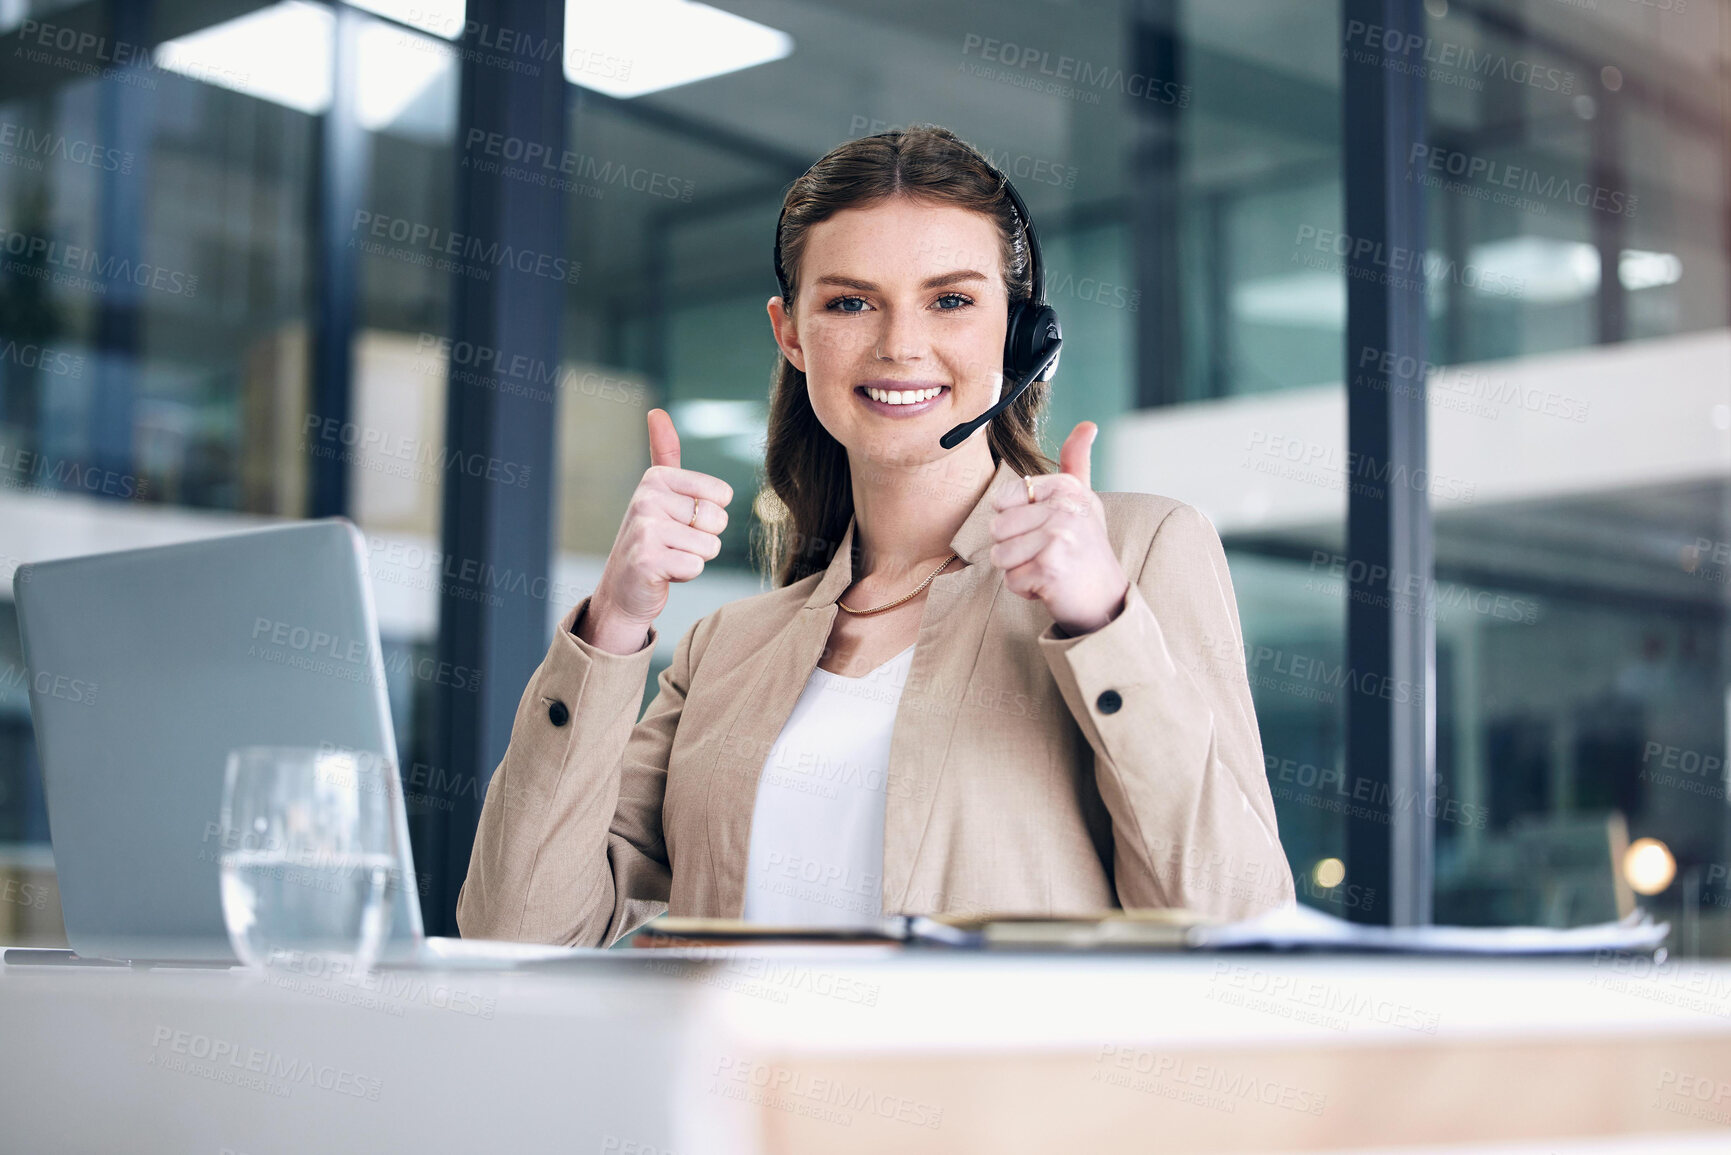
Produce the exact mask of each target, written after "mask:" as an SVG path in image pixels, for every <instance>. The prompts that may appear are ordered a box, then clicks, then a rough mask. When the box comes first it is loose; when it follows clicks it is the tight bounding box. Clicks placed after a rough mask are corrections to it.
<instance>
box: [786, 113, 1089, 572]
mask: <svg viewBox="0 0 1731 1155" xmlns="http://www.w3.org/2000/svg"><path fill="white" fill-rule="evenodd" d="M894 196H906V197H917V198H919V199H922V200H928V201H932V202H935V203H938V204H946V205H956V206H959V207H961V208H965V209H972V210H974V211H976V212H982V213H985V214H986V215H988V216H989V217H991V218H992V220H993V221H994V222H995V223H996V224H997V226H998V235H999V239H1000V242H1001V245H1000V259H1001V265H1002V267H1003V270H1004V287H1005V289H1006V295H1007V296H1008V298H1009V300H1010V302H1011V303H1012V304H1014V303H1015V302H1017V301H1022V300H1027V299H1028V298H1029V297H1030V296H1032V295H1033V270H1032V268H1031V266H1030V257H1029V254H1028V244H1027V237H1026V235H1025V234H1024V233H1023V232H1022V230H1021V228H1020V227H1018V225H1017V223H1016V215H1015V210H1014V209H1013V208H1012V207H1011V204H1010V198H1009V196H1008V195H1007V194H1006V193H1005V192H1004V189H1003V183H1002V179H1001V178H1000V176H999V174H998V173H997V171H996V170H994V169H993V168H992V166H991V164H990V163H989V162H988V161H987V160H986V158H985V157H983V156H981V155H980V154H979V152H977V151H976V150H975V149H974V148H973V147H972V146H970V145H969V144H967V143H966V142H965V141H963V140H962V139H961V138H959V137H957V136H956V135H955V134H954V133H953V132H951V131H950V130H949V129H947V128H940V127H938V126H937V125H934V124H916V125H910V126H908V127H907V128H905V129H901V130H899V131H895V132H886V133H879V134H877V135H875V136H868V137H863V138H861V139H859V140H852V141H848V142H847V143H845V144H841V145H838V146H837V147H835V148H833V149H831V150H830V151H829V153H827V154H826V155H825V156H824V157H823V159H821V160H819V161H818V162H817V163H816V164H814V165H812V166H811V169H810V170H809V171H808V172H806V174H805V175H804V176H802V177H800V178H799V179H798V180H796V181H794V182H793V185H792V186H791V187H789V189H788V190H787V196H786V197H785V198H784V200H783V202H782V205H783V208H784V210H785V214H786V215H785V220H784V221H783V223H782V226H781V260H782V266H783V268H784V269H785V270H786V275H787V279H788V290H789V293H790V298H791V299H789V300H787V301H784V305H785V307H786V308H787V310H788V312H789V314H790V315H791V314H792V311H793V301H794V300H797V299H798V296H799V263H800V257H801V255H802V254H803V253H804V251H805V242H806V234H807V232H808V231H809V230H810V229H811V227H812V226H813V225H815V224H817V223H819V222H820V221H824V220H827V219H829V218H830V217H832V216H834V215H835V214H836V213H838V212H840V211H841V210H843V209H848V208H863V207H865V206H868V205H871V204H874V203H876V202H878V201H882V200H887V199H889V198H891V197H894ZM1050 394H1051V386H1050V384H1048V383H1047V382H1044V381H1035V382H1034V383H1033V384H1031V385H1029V386H1028V388H1027V389H1025V390H1023V392H1022V395H1021V396H1020V397H1018V398H1016V400H1015V401H1014V402H1013V403H1012V404H1011V405H1010V407H1009V408H1007V409H1005V410H1004V411H1003V412H1002V413H999V414H998V415H997V416H996V417H994V418H992V420H991V421H990V422H988V423H987V425H986V443H987V445H988V447H989V448H990V449H991V453H992V463H993V466H994V468H995V467H996V466H997V465H998V464H999V463H1000V462H1002V461H1004V460H1006V459H1008V461H1009V462H1010V464H1011V466H1012V467H1014V468H1015V470H1016V472H1018V473H1050V472H1052V470H1053V469H1054V468H1055V463H1054V462H1053V461H1052V459H1051V458H1049V457H1047V456H1046V455H1045V454H1044V453H1043V452H1041V450H1040V440H1039V433H1040V426H1041V424H1042V423H1043V421H1044V419H1045V410H1046V402H1047V398H1048V397H1049V396H1050ZM752 510H753V512H754V513H756V515H757V518H758V521H759V523H760V524H761V526H762V530H761V533H759V534H758V535H756V541H755V543H754V544H755V547H756V552H757V555H758V557H757V560H758V568H759V571H760V572H762V573H767V574H771V575H773V577H774V580H775V584H776V586H777V587H780V586H786V585H791V584H793V583H794V582H796V581H799V580H800V579H801V578H804V577H807V576H809V575H811V574H813V573H818V572H821V571H822V570H824V569H825V568H827V567H828V565H829V563H830V562H831V560H833V559H834V557H835V551H836V548H837V547H838V546H839V545H840V544H841V538H842V535H843V534H844V533H846V532H847V525H848V519H849V518H851V517H852V516H853V483H852V476H851V474H850V472H849V469H848V457H847V450H846V449H845V448H843V446H842V444H841V443H840V442H839V441H837V440H836V439H835V438H834V437H831V436H830V434H829V431H828V430H826V429H825V428H824V427H823V424H822V423H821V422H820V421H818V419H817V414H816V413H814V412H813V411H812V408H811V398H810V397H809V396H808V394H807V392H806V379H805V374H804V373H802V372H801V371H800V370H798V369H795V368H794V367H793V365H792V364H791V363H790V362H789V361H788V359H787V356H786V355H785V354H784V353H781V352H780V351H779V350H778V351H777V353H776V363H775V371H774V374H773V376H772V378H771V384H770V398H769V434H768V438H767V445H766V451H765V453H764V464H763V477H762V482H761V486H760V488H759V490H758V494H757V498H756V500H755V501H754V502H753V503H752ZM858 546H859V543H858V542H857V541H856V542H855V543H854V548H855V550H856V552H855V555H854V560H855V571H856V572H857V571H858V556H859V555H858V553H857V550H858Z"/></svg>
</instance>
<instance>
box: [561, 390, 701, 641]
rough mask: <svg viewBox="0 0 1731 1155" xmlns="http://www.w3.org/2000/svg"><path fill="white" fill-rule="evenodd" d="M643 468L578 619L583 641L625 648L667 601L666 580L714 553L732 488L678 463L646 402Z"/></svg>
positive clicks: (667, 427) (660, 416)
mask: <svg viewBox="0 0 1731 1155" xmlns="http://www.w3.org/2000/svg"><path fill="white" fill-rule="evenodd" d="M648 422H649V468H648V469H647V470H645V471H644V473H643V479H642V480H641V481H639V482H638V483H637V489H636V490H635V491H634V492H633V493H632V494H631V501H630V504H629V505H627V506H626V509H625V518H624V520H623V521H621V522H620V525H619V534H618V536H617V537H615V538H614V539H613V548H612V550H611V551H609V553H608V554H607V564H606V565H605V566H604V567H602V570H601V579H600V580H599V581H598V582H596V583H595V594H594V596H593V597H592V598H591V599H590V602H589V612H588V614H587V615H586V617H585V620H584V621H582V622H581V623H579V624H578V633H579V635H580V636H581V637H583V638H584V640H586V641H589V642H592V643H594V644H596V645H598V646H600V647H601V648H602V649H605V650H610V651H612V652H613V653H620V654H628V653H633V652H635V651H637V650H639V649H641V648H642V646H643V637H644V632H645V630H646V629H647V628H648V626H649V625H651V624H652V623H653V622H654V621H655V619H656V617H658V616H659V615H660V613H661V611H662V609H663V608H664V607H665V606H666V605H667V590H668V585H669V583H671V582H688V581H690V580H692V579H693V578H695V577H696V576H697V575H698V574H701V573H702V572H703V563H704V562H706V561H713V560H714V559H715V557H716V555H717V554H719V553H720V552H721V531H722V530H724V529H726V528H727V503H728V502H730V501H732V500H733V487H732V486H731V485H728V484H727V482H725V481H723V480H721V479H720V478H719V477H711V476H710V475H709V474H707V473H699V472H698V471H697V470H695V469H681V468H680V467H679V434H678V432H676V431H675V430H674V428H673V418H672V417H670V416H668V414H667V411H666V410H664V409H651V410H650V411H649V414H648Z"/></svg>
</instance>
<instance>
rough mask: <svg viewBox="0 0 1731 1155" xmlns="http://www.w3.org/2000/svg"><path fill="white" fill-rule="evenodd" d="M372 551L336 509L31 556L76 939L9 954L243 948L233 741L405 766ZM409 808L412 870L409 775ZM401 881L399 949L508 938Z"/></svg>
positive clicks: (411, 872)
mask: <svg viewBox="0 0 1731 1155" xmlns="http://www.w3.org/2000/svg"><path fill="white" fill-rule="evenodd" d="M366 556H367V554H366V543H365V540H364V539H363V538H362V536H361V533H360V531H359V530H358V529H357V528H356V527H355V525H354V524H353V523H352V522H350V521H349V520H348V519H346V518H325V519H320V520H313V521H302V522H294V523H290V524H285V525H279V526H271V527H268V528H264V529H256V530H247V531H243V532H239V533H233V534H228V535H225V536H222V537H216V538H209V539H205V540H202V541H194V542H188V543H184V544H177V545H168V546H158V547H152V548H148V549H132V550H123V551H119V552H113V553H103V554H95V555H91V556H86V557H77V558H69V559H65V560H60V561H51V562H41V563H32V564H26V565H23V566H20V567H19V568H18V571H17V575H16V577H15V579H14V590H15V594H14V596H15V599H16V603H17V609H18V621H19V632H20V640H21V642H22V645H23V650H24V660H25V665H26V667H27V669H28V673H29V682H30V712H31V719H32V721H33V723H34V725H35V730H36V744H37V750H38V753H39V755H40V762H41V765H42V777H43V784H44V787H45V796H46V800H47V808H48V827H49V836H50V839H51V841H52V842H53V846H54V865H55V871H56V874H57V876H58V882H59V887H60V901H61V907H62V911H63V913H64V916H65V923H66V938H67V942H68V943H69V945H70V946H71V948H72V949H71V952H70V955H71V957H65V956H66V955H67V952H64V951H62V952H59V955H60V956H61V957H53V952H31V951H26V950H18V949H14V950H9V951H7V952H6V961H7V962H8V963H16V962H32V961H41V962H50V961H53V962H72V961H77V960H97V959H107V960H125V961H127V962H129V963H138V962H146V963H148V962H164V961H170V960H172V961H183V962H195V963H196V962H205V963H210V964H215V965H230V964H233V963H236V962H238V961H239V960H238V959H237V958H236V956H235V953H234V949H233V947H232V945H231V944H230V942H229V939H228V934H227V931H226V929H225V926H224V923H223V916H222V902H221V890H220V882H219V878H220V873H219V871H220V858H221V852H222V849H223V844H224V841H225V837H224V833H223V831H222V829H221V826H220V823H219V818H220V812H221V806H222V789H223V775H224V771H225V767H226V765H227V759H228V752H229V751H230V750H231V749H233V748H236V747H241V746H302V747H313V748H327V749H328V748H330V747H337V748H341V749H346V750H352V751H362V752H368V753H370V754H376V755H377V756H378V757H380V758H382V759H384V760H386V761H387V762H388V764H389V765H392V766H396V765H398V764H399V763H398V762H397V747H396V739H395V735H394V732H393V729H392V725H391V715H390V705H389V701H388V699H387V697H386V687H385V670H384V661H383V656H382V653H381V647H380V644H379V631H378V619H377V616H376V614H375V611H374V607H373V599H372V587H371V583H370V582H369V580H368V576H367V565H366ZM394 804H395V814H394V816H393V819H392V820H393V821H394V823H395V824H396V827H397V842H398V845H399V846H400V848H401V861H400V864H399V866H400V871H401V873H400V875H399V877H400V878H401V879H403V880H413V879H415V878H416V877H417V876H416V874H415V869H414V860H413V856H412V854H411V852H410V848H409V830H408V815H407V813H406V811H405V810H404V806H403V800H402V793H401V791H400V790H398V791H396V792H394ZM393 890H394V894H393V897H392V898H391V902H392V911H391V919H390V934H389V938H388V940H387V942H386V944H385V947H384V950H383V951H382V953H381V960H382V961H385V962H412V961H417V960H419V961H427V960H429V959H435V958H437V959H443V958H448V957H451V956H452V955H462V956H463V957H475V956H476V955H486V954H487V953H488V952H487V951H486V950H485V948H483V947H481V944H478V943H469V944H466V945H465V947H464V948H456V947H455V946H454V944H455V943H456V942H458V941H459V940H438V939H435V940H428V939H426V937H425V935H424V932H423V928H422V923H421V908H420V903H419V901H418V898H417V893H418V888H417V887H415V886H414V885H413V884H412V882H411V883H410V884H409V885H403V886H397V887H395V888H393ZM429 943H431V946H432V949H431V950H429V949H428V946H429ZM441 944H443V945H441ZM498 946H499V948H500V949H499V950H498V951H495V952H493V954H495V955H497V956H499V957H501V958H509V957H519V956H520V955H522V954H526V953H529V952H525V951H522V950H520V949H517V948H515V947H514V946H508V945H507V944H498ZM546 950H547V948H539V950H538V951H536V952H535V953H538V954H539V953H544V952H545V951H546Z"/></svg>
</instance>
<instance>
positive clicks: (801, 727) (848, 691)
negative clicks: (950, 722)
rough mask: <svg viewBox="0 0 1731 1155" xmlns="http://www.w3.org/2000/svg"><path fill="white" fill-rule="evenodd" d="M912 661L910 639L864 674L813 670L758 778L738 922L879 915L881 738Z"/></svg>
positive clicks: (884, 752)
mask: <svg viewBox="0 0 1731 1155" xmlns="http://www.w3.org/2000/svg"><path fill="white" fill-rule="evenodd" d="M913 660H914V647H913V646H909V647H908V648H907V649H905V650H903V651H902V652H901V653H899V654H897V655H896V656H895V657H893V658H891V659H890V660H889V661H887V662H885V663H884V664H883V665H881V666H879V667H878V668H877V669H875V670H873V671H872V672H871V673H869V674H866V675H864V676H863V677H858V678H844V677H842V676H841V675H840V674H832V673H830V672H829V671H828V670H824V669H820V668H816V667H814V668H813V669H812V672H811V677H810V678H809V679H807V680H806V684H805V689H804V691H802V692H801V693H800V696H799V701H798V702H796V703H795V704H794V707H793V713H792V714H790V715H788V719H787V722H786V723H785V724H784V725H783V726H782V728H781V734H780V735H779V736H778V737H777V738H776V741H775V745H774V746H772V747H771V748H770V751H769V757H768V758H766V759H764V763H763V773H762V775H761V776H760V777H759V778H758V782H757V802H756V805H755V808H754V809H753V811H752V819H751V851H750V857H749V859H748V862H747V866H746V876H745V911H744V915H743V917H744V918H745V920H746V921H747V922H764V923H776V924H779V925H797V926H848V925H858V924H859V923H862V922H869V921H872V920H874V919H877V918H881V917H882V915H883V873H884V799H885V797H886V796H887V794H888V775H889V763H890V735H891V733H892V732H893V731H894V729H895V722H896V705H897V703H899V702H900V701H901V697H902V687H903V686H905V685H906V684H907V679H908V670H909V668H910V667H911V666H912V665H913Z"/></svg>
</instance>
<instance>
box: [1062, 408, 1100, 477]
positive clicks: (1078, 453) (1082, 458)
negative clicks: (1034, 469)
mask: <svg viewBox="0 0 1731 1155" xmlns="http://www.w3.org/2000/svg"><path fill="white" fill-rule="evenodd" d="M1099 432H1100V427H1099V426H1098V425H1096V424H1094V423H1093V422H1092V421H1084V422H1082V423H1081V424H1080V425H1077V426H1076V428H1074V429H1072V430H1070V436H1068V437H1066V438H1064V444H1063V445H1062V446H1061V447H1059V449H1058V471H1059V472H1060V473H1068V474H1069V475H1070V476H1071V477H1074V478H1078V479H1079V480H1080V481H1081V482H1082V484H1083V485H1086V486H1087V487H1088V488H1089V489H1093V488H1094V485H1093V483H1092V482H1091V481H1090V480H1089V473H1090V472H1091V465H1090V463H1089V456H1090V455H1091V454H1092V453H1093V451H1094V437H1095V435H1097V434H1098V433H1099Z"/></svg>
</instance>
